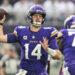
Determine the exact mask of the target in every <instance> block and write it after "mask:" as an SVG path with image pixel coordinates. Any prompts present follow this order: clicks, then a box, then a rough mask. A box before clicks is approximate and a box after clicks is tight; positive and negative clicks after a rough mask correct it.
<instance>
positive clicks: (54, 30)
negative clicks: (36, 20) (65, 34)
mask: <svg viewBox="0 0 75 75" xmlns="http://www.w3.org/2000/svg"><path fill="white" fill-rule="evenodd" d="M57 33H58V30H57V29H56V28H54V27H52V28H51V34H50V38H52V37H56V36H57Z"/></svg>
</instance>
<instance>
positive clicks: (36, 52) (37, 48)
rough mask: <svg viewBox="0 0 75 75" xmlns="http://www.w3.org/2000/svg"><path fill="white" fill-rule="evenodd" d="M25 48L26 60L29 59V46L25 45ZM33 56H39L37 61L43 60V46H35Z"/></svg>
mask: <svg viewBox="0 0 75 75" xmlns="http://www.w3.org/2000/svg"><path fill="white" fill-rule="evenodd" d="M24 46H25V58H26V59H29V57H28V53H29V44H25V45H24ZM31 55H32V56H37V60H39V59H40V58H41V56H42V54H41V45H40V44H37V45H36V46H35V48H34V49H33V50H32V52H31Z"/></svg>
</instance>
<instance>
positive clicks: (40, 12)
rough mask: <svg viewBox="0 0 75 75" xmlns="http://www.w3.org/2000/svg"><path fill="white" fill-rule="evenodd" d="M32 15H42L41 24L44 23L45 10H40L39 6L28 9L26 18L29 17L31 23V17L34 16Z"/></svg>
mask: <svg viewBox="0 0 75 75" xmlns="http://www.w3.org/2000/svg"><path fill="white" fill-rule="evenodd" d="M34 14H41V15H42V17H43V21H42V24H43V22H44V21H45V16H46V12H45V10H44V9H43V8H42V6H40V5H34V6H32V7H31V8H30V10H29V14H28V17H29V19H30V21H31V23H32V22H33V20H32V15H34Z"/></svg>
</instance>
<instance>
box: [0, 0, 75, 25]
mask: <svg viewBox="0 0 75 75" xmlns="http://www.w3.org/2000/svg"><path fill="white" fill-rule="evenodd" d="M74 3H75V1H74V0H2V2H1V4H0V8H3V9H5V10H6V11H7V12H8V14H9V16H8V18H7V21H6V23H7V25H26V24H27V23H28V19H27V15H28V11H29V8H30V7H31V6H32V5H35V4H41V5H42V6H43V7H44V8H45V10H46V13H47V16H46V20H47V21H49V22H52V21H53V23H55V24H56V22H57V21H64V19H65V18H66V17H67V16H69V15H71V14H75V10H74V8H75V4H74Z"/></svg>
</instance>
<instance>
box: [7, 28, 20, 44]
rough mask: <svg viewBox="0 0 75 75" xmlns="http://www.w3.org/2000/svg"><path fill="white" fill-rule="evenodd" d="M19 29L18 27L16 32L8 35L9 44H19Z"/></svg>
mask: <svg viewBox="0 0 75 75" xmlns="http://www.w3.org/2000/svg"><path fill="white" fill-rule="evenodd" d="M19 31H20V30H19V28H18V27H16V28H15V29H14V32H13V33H9V34H7V42H8V43H14V42H18V37H19V34H18V33H19Z"/></svg>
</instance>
